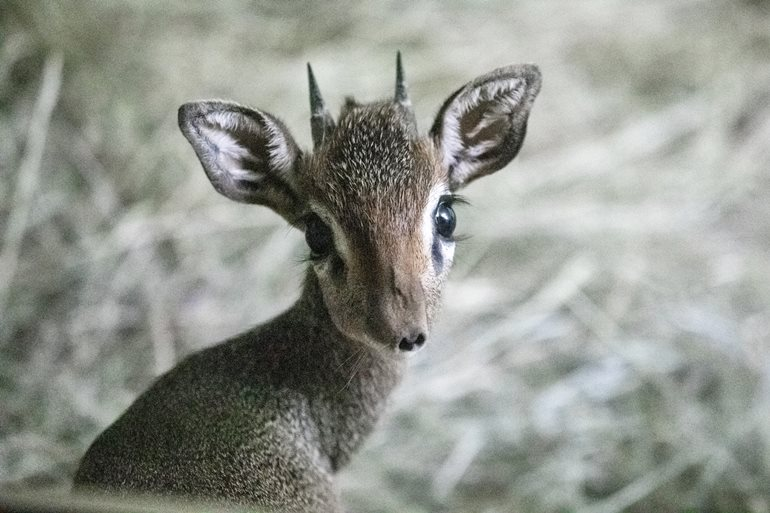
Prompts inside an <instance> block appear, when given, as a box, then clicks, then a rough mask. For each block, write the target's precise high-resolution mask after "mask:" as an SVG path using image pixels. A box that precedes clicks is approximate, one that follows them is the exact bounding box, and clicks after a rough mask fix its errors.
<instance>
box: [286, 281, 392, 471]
mask: <svg viewBox="0 0 770 513" xmlns="http://www.w3.org/2000/svg"><path fill="white" fill-rule="evenodd" d="M292 313H293V314H294V315H293V317H294V318H295V320H296V321H297V322H298V323H299V322H302V323H308V324H307V325H306V329H307V330H308V332H309V333H310V334H311V335H310V337H309V338H310V340H308V341H307V347H306V349H307V350H308V353H309V354H308V355H307V357H306V358H307V363H309V364H310V365H311V366H312V369H313V370H312V371H311V372H312V373H313V374H316V378H315V380H317V382H316V383H314V384H312V386H313V388H314V390H312V391H310V393H311V394H312V396H314V397H316V398H317V399H318V400H317V401H313V402H312V406H311V409H312V415H313V417H314V418H315V421H316V424H317V425H318V428H319V437H320V441H321V445H322V447H323V449H324V452H325V453H326V454H327V456H329V459H330V462H331V465H332V468H334V469H335V470H336V469H337V468H339V467H340V466H341V465H343V464H345V463H346V462H347V460H348V459H349V457H350V455H351V453H352V452H353V451H354V450H355V449H356V448H357V447H358V445H359V444H360V443H361V442H362V441H363V438H364V437H365V436H366V435H367V434H368V433H369V432H370V431H371V429H372V428H373V427H374V424H375V423H376V421H377V419H378V418H379V416H380V414H381V413H382V411H383V409H384V408H385V406H386V404H387V398H388V396H389V395H390V393H391V391H392V390H393V388H394V387H395V386H396V385H397V384H398V382H399V381H400V379H401V376H402V374H403V370H404V368H405V359H404V358H403V357H401V356H400V355H397V354H393V355H390V354H386V353H385V352H384V351H378V350H375V349H372V348H370V347H369V346H368V345H366V344H364V343H362V342H360V341H356V340H353V339H351V338H349V337H347V336H345V335H344V334H343V333H341V332H340V330H339V329H337V327H336V326H335V325H334V322H333V321H332V319H331V316H330V315H329V312H328V310H327V309H326V306H325V304H324V300H323V296H322V294H321V289H320V287H319V284H318V280H317V278H316V276H315V273H313V271H312V269H309V270H308V273H307V276H306V279H305V285H304V288H303V292H302V296H301V297H300V298H299V300H298V301H297V303H296V304H295V305H294V307H293V308H292ZM300 319H301V320H300ZM311 345H312V346H313V349H312V350H311V348H310V346H311ZM311 359H312V361H310V360H311Z"/></svg>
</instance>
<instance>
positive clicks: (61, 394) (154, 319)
mask: <svg viewBox="0 0 770 513" xmlns="http://www.w3.org/2000/svg"><path fill="white" fill-rule="evenodd" d="M398 49H400V50H401V51H402V52H403V54H404V61H405V65H406V72H407V78H408V80H409V83H410V86H411V96H412V100H413V102H414V103H415V106H416V112H417V117H418V120H419V123H420V126H421V128H422V129H423V130H427V128H428V127H429V126H430V123H431V122H432V118H433V116H434V114H435V112H436V111H437V109H438V107H439V106H440V104H441V102H442V101H443V100H444V98H445V97H446V96H448V95H449V94H450V93H451V92H452V91H453V90H454V89H456V88H457V87H459V86H460V85H462V84H464V83H465V82H467V81H469V80H471V79H472V78H474V77H475V76H477V75H479V74H482V73H484V72H487V71H489V70H491V69H493V68H495V67H498V66H502V65H506V64H510V63H518V62H535V63H537V64H539V65H540V67H541V69H542V72H543V77H544V85H543V89H542V92H541V94H540V97H539V98H538V100H537V101H536V103H535V107H534V110H533V113H532V116H531V118H530V125H529V134H528V136H527V141H526V143H525V145H524V149H523V151H522V152H521V154H520V156H519V157H518V158H517V159H516V160H515V161H514V162H513V163H512V164H511V165H510V166H508V167H507V168H506V169H504V170H502V171H500V172H499V173H497V174H495V175H494V176H492V177H490V178H487V179H484V180H481V181H479V182H477V183H474V184H473V185H471V186H470V187H469V188H468V189H466V190H465V191H464V194H465V195H466V196H467V197H468V199H469V200H470V202H471V205H470V206H464V207H462V208H461V209H460V211H459V212H458V215H459V231H460V232H462V233H464V234H465V235H469V236H470V237H469V238H468V240H466V241H465V242H463V243H462V244H461V245H460V246H459V247H458V250H457V256H456V265H455V269H454V270H453V273H452V275H451V277H450V283H449V284H448V287H447V290H446V293H445V308H444V311H443V314H442V316H441V319H440V320H439V322H438V328H437V333H436V334H435V335H434V337H433V339H432V341H431V343H430V344H429V345H428V347H427V348H426V349H425V350H423V351H421V352H420V353H419V355H417V356H416V357H415V358H413V359H412V360H411V362H410V367H411V369H410V371H409V374H408V378H407V379H406V381H405V382H404V383H403V384H402V386H401V387H400V388H399V389H398V390H397V391H396V393H395V394H394V397H393V401H392V407H391V408H390V410H389V413H388V415H387V416H386V418H384V419H383V421H382V423H381V425H380V428H379V429H378V430H377V431H376V432H375V434H374V435H373V436H372V437H371V438H370V439H369V440H368V442H367V443H366V446H365V448H364V450H363V451H361V452H360V453H359V454H358V456H357V458H355V460H354V463H353V464H352V465H351V467H349V468H348V469H346V470H345V471H344V472H343V473H342V476H341V483H342V489H343V494H344V496H345V501H346V503H347V505H348V507H349V509H350V510H351V511H360V512H375V511H402V512H508V511H519V512H554V513H556V512H581V513H589V512H596V513H600V512H601V513H610V512H619V511H633V512H653V511H654V512H675V511H683V510H687V509H690V510H694V509H698V510H700V511H714V512H716V511H725V512H727V511H729V512H738V511H747V512H768V511H770V311H769V310H768V305H770V258H769V251H770V201H768V198H769V197H770V2H768V1H767V0H669V1H664V0H644V1H638V2H627V1H625V0H585V1H582V2H570V3H566V2H557V1H555V0H519V1H515V2H514V1H506V0H489V1H481V0H477V1H460V0H448V1H439V0H434V1H426V2H412V1H409V2H407V1H405V0H385V1H379V2H375V1H369V2H353V1H347V2H345V1H343V2H334V3H331V2H330V3H325V2H311V1H304V0H295V1H288V2H281V1H267V0H252V1H246V0H222V1H218V2H206V1H202V0H190V1H182V0H169V1H166V2H154V1H150V0H113V1H101V0H68V1H54V0H50V1H45V0H39V1H27V0H0V485H6V486H10V485H12V484H15V485H16V486H26V487H33V486H34V487H46V488H53V489H66V488H67V487H68V486H69V480H70V479H71V476H72V474H73V472H74V469H75V466H76V463H77V461H78V458H79V457H80V456H81V455H82V454H83V452H84V451H85V449H86V447H87V446H88V445H89V444H90V442H91V441H92V440H93V438H94V437H95V436H96V434H97V433H98V432H100V431H101V430H102V429H103V428H104V427H105V426H107V425H108V424H109V423H110V422H112V421H113V420H114V419H115V418H116V417H117V415H119V414H120V413H121V412H122V411H123V410H124V409H125V408H126V407H127V406H128V404H129V403H130V402H131V401H132V400H133V399H134V398H135V397H136V395H137V394H138V393H139V392H141V391H142V390H143V389H144V388H146V387H147V386H148V385H149V383H150V382H151V381H152V380H153V379H154V378H155V377H156V376H157V375H158V374H159V373H161V372H164V371H165V370H167V369H168V368H170V367H171V366H173V365H174V363H175V362H177V361H178V360H179V359H180V358H182V357H184V356H185V355H186V354H189V353H190V352H191V351H194V350H197V349H200V348H203V347H205V346H207V345H210V344H212V343H215V342H217V341H219V340H222V339H223V338H225V337H228V336H230V335H233V334H236V333H238V332H240V331H242V330H244V329H246V328H248V327H249V326H251V325H253V324H256V323H259V322H262V321H264V320H266V319H268V318H270V317H271V316H273V315H275V314H276V313H278V312H279V311H281V310H282V309H284V308H286V307H287V306H288V305H290V304H291V303H292V302H293V300H294V299H295V298H296V297H297V294H298V290H299V283H300V279H301V276H302V274H303V264H302V263H301V261H302V258H303V257H304V255H305V253H306V249H305V247H304V242H303V240H302V235H301V234H300V233H299V232H298V231H295V230H292V229H290V228H287V227H286V226H285V225H284V223H283V221H282V220H281V219H280V218H279V217H278V216H277V215H275V214H273V213H272V212H270V211H269V210H267V209H264V208H258V207H250V206H244V205H239V204H236V203H232V202H228V200H226V199H225V198H223V197H222V196H219V195H218V194H216V192H215V191H214V190H213V188H212V187H211V186H210V184H209V183H208V181H207V179H206V178H205V176H204V173H203V171H202V169H201V168H200V165H199V164H198V162H197V160H196V158H195V156H194V154H193V152H192V150H191V149H190V147H189V146H188V145H187V142H186V141H185V140H184V138H183V137H182V135H181V134H180V133H179V131H178V129H177V126H176V109H177V107H178V106H179V105H180V104H181V103H183V102H185V101H189V100H193V99H200V98H210V97H220V98H228V99H234V100H237V101H239V102H242V103H246V104H250V105H253V106H258V107H260V108H263V109H265V110H268V111H270V112H272V113H274V114H276V115H278V116H280V117H282V118H283V119H284V120H285V121H286V123H287V124H288V126H289V127H291V129H292V131H293V133H294V134H295V137H296V139H297V140H298V141H299V142H300V144H301V145H303V146H304V147H306V148H307V147H310V145H311V144H310V130H309V123H308V99H307V85H306V78H305V69H304V65H305V62H306V61H311V62H312V63H313V66H314V69H315V71H316V76H317V78H318V80H319V83H320V86H321V89H322V91H323V93H324V96H325V99H326V101H327V103H328V104H329V106H330V108H331V110H332V111H333V112H337V111H338V108H339V106H340V105H341V104H342V101H343V97H344V95H346V94H354V95H356V97H357V98H359V99H361V100H373V99H378V98H382V97H387V96H390V95H392V93H393V83H394V78H395V69H394V64H395V53H396V50H398Z"/></svg>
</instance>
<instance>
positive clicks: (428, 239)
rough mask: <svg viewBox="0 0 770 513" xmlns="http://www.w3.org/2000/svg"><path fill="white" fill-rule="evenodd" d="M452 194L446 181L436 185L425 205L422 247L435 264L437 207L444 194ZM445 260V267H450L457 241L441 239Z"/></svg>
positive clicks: (432, 263)
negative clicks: (434, 247)
mask: <svg viewBox="0 0 770 513" xmlns="http://www.w3.org/2000/svg"><path fill="white" fill-rule="evenodd" d="M449 194H450V191H449V187H448V186H447V185H446V184H445V183H440V184H437V185H434V186H433V187H432V188H431V190H430V193H429V194H428V201H427V203H426V204H425V206H424V207H423V211H422V247H423V251H424V252H425V254H426V255H428V261H430V262H431V265H435V263H434V261H433V256H432V255H433V240H434V238H435V237H436V220H435V218H434V216H435V213H436V208H437V207H438V204H439V201H441V198H442V197H443V196H447V195H449ZM439 244H440V248H441V253H442V255H441V256H442V257H443V261H444V262H445V263H444V265H443V266H442V268H443V269H446V268H448V265H450V264H451V263H452V259H453V258H454V253H455V243H454V242H453V241H449V240H441V241H440V242H439Z"/></svg>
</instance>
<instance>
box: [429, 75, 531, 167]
mask: <svg viewBox="0 0 770 513" xmlns="http://www.w3.org/2000/svg"><path fill="white" fill-rule="evenodd" d="M525 86H526V83H525V81H524V80H523V79H520V78H512V79H508V80H504V79H498V80H492V81H490V82H487V83H485V84H482V85H480V86H477V87H474V88H471V89H469V90H467V91H463V92H461V93H460V94H459V95H458V96H457V98H455V100H454V101H453V102H452V105H451V106H450V107H449V108H448V109H447V110H446V112H445V113H444V118H443V121H442V128H441V150H442V154H443V155H442V156H443V162H444V166H446V167H447V168H449V167H451V166H454V167H455V168H456V171H457V172H458V173H459V175H460V176H462V175H463V174H465V173H466V172H470V168H471V167H472V164H470V163H468V162H466V161H465V159H468V158H470V160H473V159H475V158H477V157H479V156H481V155H483V154H484V153H485V152H486V151H487V150H489V149H490V148H493V147H494V146H495V145H496V144H499V142H500V141H502V140H503V139H504V138H505V134H495V135H494V137H492V138H490V139H488V140H486V141H480V142H479V143H477V144H476V145H475V146H473V147H468V146H466V144H465V142H464V141H463V139H464V138H463V134H462V133H461V131H460V130H461V129H460V124H461V122H462V120H463V118H464V117H465V116H466V115H467V114H468V113H469V112H471V111H473V110H474V109H477V108H479V106H481V104H482V103H489V102H492V104H493V105H491V106H484V107H485V108H486V109H485V112H484V113H483V116H481V118H480V119H479V121H478V123H477V124H476V125H475V126H473V127H472V128H470V129H469V130H468V131H467V132H466V134H465V136H466V137H468V138H474V137H476V136H477V135H478V134H479V133H480V132H481V131H482V130H484V129H485V128H488V127H489V126H491V125H492V124H494V123H496V122H498V121H507V120H508V119H509V118H510V116H511V114H512V113H513V112H514V111H515V110H516V108H517V107H518V105H520V104H521V102H522V99H523V98H524V92H525ZM466 168H468V169H466Z"/></svg>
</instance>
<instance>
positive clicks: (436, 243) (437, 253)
mask: <svg viewBox="0 0 770 513" xmlns="http://www.w3.org/2000/svg"><path fill="white" fill-rule="evenodd" d="M431 255H432V256H433V266H434V267H435V269H436V272H438V271H441V269H443V267H444V255H443V254H442V253H441V240H440V238H439V236H438V235H434V236H433V245H432V246H431Z"/></svg>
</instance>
